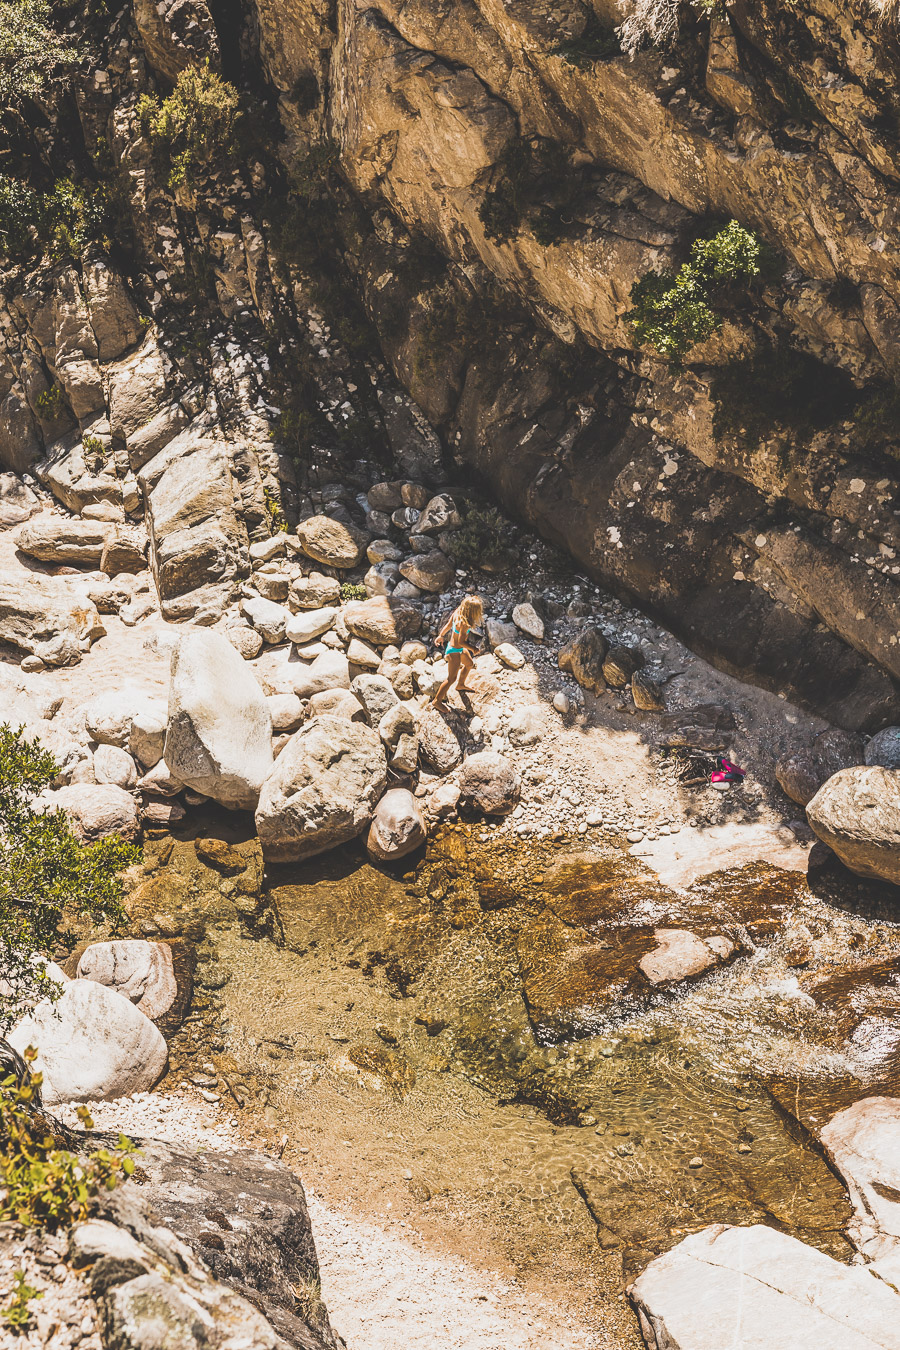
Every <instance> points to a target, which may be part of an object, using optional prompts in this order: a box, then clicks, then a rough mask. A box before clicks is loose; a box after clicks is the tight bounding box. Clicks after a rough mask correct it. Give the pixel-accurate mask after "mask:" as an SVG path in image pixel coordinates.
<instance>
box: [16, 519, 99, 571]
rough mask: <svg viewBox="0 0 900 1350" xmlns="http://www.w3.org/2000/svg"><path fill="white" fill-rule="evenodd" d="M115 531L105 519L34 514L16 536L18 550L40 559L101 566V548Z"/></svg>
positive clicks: (63, 563)
mask: <svg viewBox="0 0 900 1350" xmlns="http://www.w3.org/2000/svg"><path fill="white" fill-rule="evenodd" d="M115 532H116V527H115V525H112V524H110V522H109V521H105V520H73V519H72V518H71V517H69V516H54V515H50V514H49V513H47V514H42V515H39V516H34V517H33V518H32V519H31V520H29V521H28V523H27V524H25V525H23V526H22V528H21V530H19V533H18V534H17V535H16V547H17V548H18V549H19V551H20V552H21V553H27V554H28V556H29V557H30V558H37V559H38V560H39V561H40V562H46V563H56V564H57V565H59V566H66V567H93V568H98V567H99V566H100V560H101V558H102V557H103V549H104V547H105V545H106V543H107V541H108V540H109V539H111V538H112V537H113V535H114V534H115Z"/></svg>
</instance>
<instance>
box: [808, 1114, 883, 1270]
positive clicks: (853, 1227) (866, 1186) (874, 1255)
mask: <svg viewBox="0 0 900 1350" xmlns="http://www.w3.org/2000/svg"><path fill="white" fill-rule="evenodd" d="M819 1138H820V1139H821V1141H822V1143H823V1144H824V1146H825V1148H826V1150H827V1152H828V1156H829V1158H830V1159H831V1161H832V1163H833V1164H834V1167H835V1170H836V1171H838V1172H840V1174H841V1176H842V1177H843V1179H844V1182H845V1184H846V1186H847V1190H848V1191H849V1192H850V1200H851V1203H852V1205H853V1208H854V1210H855V1215H854V1217H853V1219H852V1220H851V1221H850V1224H849V1227H848V1232H849V1235H850V1238H851V1240H852V1241H853V1244H854V1246H856V1247H857V1248H858V1249H859V1250H860V1251H861V1252H862V1253H863V1254H864V1255H865V1256H867V1257H868V1258H869V1260H872V1261H877V1262H878V1263H879V1267H881V1265H882V1263H884V1262H887V1261H889V1262H890V1263H891V1265H892V1267H893V1273H892V1275H891V1276H890V1278H891V1282H892V1283H893V1284H898V1282H900V1097H863V1098H862V1100H861V1101H858V1102H854V1103H853V1105H852V1106H848V1107H847V1109H846V1110H844V1111H839V1112H838V1114H837V1115H836V1116H832V1118H831V1120H830V1121H829V1122H828V1124H827V1125H826V1126H825V1127H824V1129H823V1130H822V1131H821V1133H820V1135H819Z"/></svg>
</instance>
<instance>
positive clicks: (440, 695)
mask: <svg viewBox="0 0 900 1350" xmlns="http://www.w3.org/2000/svg"><path fill="white" fill-rule="evenodd" d="M459 661H460V658H459V653H458V652H453V653H451V655H450V656H448V657H447V678H446V680H444V683H443V684H442V685H441V686H440V687H439V688H438V691H437V693H436V694H435V696H434V698H433V699H432V700H431V706H432V708H439V707H440V706H441V704H442V703H443V701H444V699H445V698H446V697H447V691H448V689H449V688H450V686H451V684H452V683H453V681H454V680H455V679H456V677H457V675H458V674H459Z"/></svg>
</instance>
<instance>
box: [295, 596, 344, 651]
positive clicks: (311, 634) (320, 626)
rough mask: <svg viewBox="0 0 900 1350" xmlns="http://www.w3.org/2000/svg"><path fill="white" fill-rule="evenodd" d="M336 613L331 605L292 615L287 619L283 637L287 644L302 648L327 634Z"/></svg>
mask: <svg viewBox="0 0 900 1350" xmlns="http://www.w3.org/2000/svg"><path fill="white" fill-rule="evenodd" d="M337 613H338V611H337V609H336V608H335V607H334V606H333V605H325V606H323V608H322V609H307V610H301V612H300V613H299V614H292V615H291V616H290V617H289V618H288V620H287V623H286V624H285V628H284V636H285V637H286V638H287V640H288V642H295V643H297V644H298V645H300V646H302V645H303V643H304V642H311V641H312V640H313V638H317V637H321V635H322V634H323V633H327V632H328V630H329V628H331V627H332V625H333V624H334V621H335V619H336V618H337Z"/></svg>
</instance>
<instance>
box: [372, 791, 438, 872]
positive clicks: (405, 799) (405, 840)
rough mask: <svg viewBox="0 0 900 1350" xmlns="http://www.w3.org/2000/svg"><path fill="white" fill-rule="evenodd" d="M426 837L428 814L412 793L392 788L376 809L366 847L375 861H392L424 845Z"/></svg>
mask: <svg viewBox="0 0 900 1350" xmlns="http://www.w3.org/2000/svg"><path fill="white" fill-rule="evenodd" d="M425 836H426V828H425V817H424V816H423V815H422V812H421V811H420V809H419V804H418V802H417V801H416V799H415V797H414V796H413V794H412V793H411V792H408V791H407V790H406V788H392V789H391V791H390V792H386V793H385V794H384V796H383V797H382V799H381V801H380V802H379V803H378V806H377V807H376V808H375V815H374V816H373V818H372V824H371V825H370V826H369V834H368V837H367V839H366V848H367V850H368V852H369V857H370V858H374V859H375V861H376V862H393V860H394V859H395V858H403V857H405V856H406V854H407V853H412V851H413V849H416V848H418V847H419V845H420V844H424V842H425Z"/></svg>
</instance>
